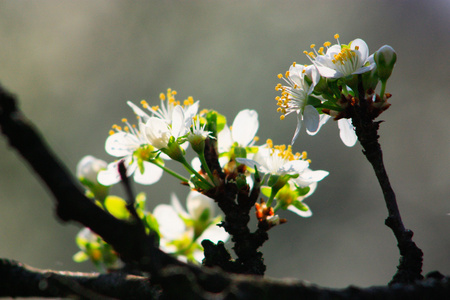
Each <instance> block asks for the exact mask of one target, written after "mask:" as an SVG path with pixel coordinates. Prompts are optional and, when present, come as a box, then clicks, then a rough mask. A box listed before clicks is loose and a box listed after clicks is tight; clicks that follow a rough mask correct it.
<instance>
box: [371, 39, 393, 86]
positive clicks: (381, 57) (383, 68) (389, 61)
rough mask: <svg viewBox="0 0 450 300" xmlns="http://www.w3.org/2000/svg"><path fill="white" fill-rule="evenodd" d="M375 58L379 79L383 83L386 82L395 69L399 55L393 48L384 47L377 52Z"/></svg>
mask: <svg viewBox="0 0 450 300" xmlns="http://www.w3.org/2000/svg"><path fill="white" fill-rule="evenodd" d="M373 58H374V60H375V63H376V64H377V72H378V77H379V78H380V80H381V81H382V82H386V80H388V78H389V76H391V73H392V70H393V69H394V65H395V62H396V61H397V53H396V52H395V50H394V49H393V48H392V47H391V46H388V45H384V46H383V47H381V48H380V49H379V50H378V51H377V52H375V54H374V57H373Z"/></svg>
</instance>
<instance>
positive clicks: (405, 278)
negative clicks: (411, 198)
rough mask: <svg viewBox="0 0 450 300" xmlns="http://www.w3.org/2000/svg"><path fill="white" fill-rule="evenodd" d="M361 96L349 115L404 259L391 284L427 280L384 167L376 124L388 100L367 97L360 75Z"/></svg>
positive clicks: (419, 256) (401, 259)
mask: <svg viewBox="0 0 450 300" xmlns="http://www.w3.org/2000/svg"><path fill="white" fill-rule="evenodd" d="M358 94H359V95H360V96H359V97H360V99H359V101H351V103H352V105H350V106H349V110H348V112H349V115H350V116H351V118H352V123H353V126H355V131H356V134H357V136H358V140H359V142H360V143H361V146H362V147H363V149H364V150H363V153H364V155H365V156H366V158H367V160H368V161H369V162H370V164H371V165H372V167H373V169H374V171H375V175H376V176H377V179H378V182H379V184H380V186H381V189H382V191H383V196H384V200H385V202H386V207H387V209H388V217H387V219H386V221H385V224H386V225H387V226H388V227H389V228H391V229H392V231H393V233H394V235H395V238H396V239H397V242H398V248H399V250H400V255H401V257H400V264H399V266H398V267H397V268H398V271H397V273H396V274H395V275H394V277H393V279H392V281H391V283H390V284H394V283H398V282H403V283H412V282H414V281H416V280H420V279H423V276H422V274H421V273H422V257H423V252H422V250H420V249H419V247H417V245H416V244H415V243H414V242H413V241H412V236H413V232H412V231H411V230H408V229H405V226H404V225H403V221H402V218H401V215H400V210H399V208H398V205H397V200H396V197H395V193H394V190H393V189H392V186H391V183H390V181H389V177H388V175H387V172H386V169H385V167H384V163H383V152H382V151H381V146H380V144H379V143H378V138H379V136H378V128H379V124H380V122H375V121H374V119H375V118H376V117H377V116H378V115H379V114H380V113H381V112H382V110H379V109H378V105H377V104H379V103H380V101H385V100H383V99H378V98H377V100H376V101H378V102H374V101H373V100H372V96H373V95H369V96H367V97H366V92H365V89H364V87H363V84H362V78H361V75H359V85H358ZM387 107H389V106H387ZM384 109H385V108H384Z"/></svg>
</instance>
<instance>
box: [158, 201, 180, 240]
mask: <svg viewBox="0 0 450 300" xmlns="http://www.w3.org/2000/svg"><path fill="white" fill-rule="evenodd" d="M153 216H154V217H155V218H156V220H157V221H158V224H159V231H160V232H161V235H162V236H163V237H164V239H168V240H175V239H178V238H179V237H180V236H181V235H183V233H184V232H185V229H186V226H185V225H184V222H183V220H181V219H180V217H178V214H177V212H176V211H175V210H174V209H173V207H172V206H170V205H167V204H160V205H158V206H156V207H155V210H154V211H153Z"/></svg>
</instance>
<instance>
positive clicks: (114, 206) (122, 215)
mask: <svg viewBox="0 0 450 300" xmlns="http://www.w3.org/2000/svg"><path fill="white" fill-rule="evenodd" d="M126 205H127V203H126V201H125V200H123V199H122V198H120V197H117V196H108V197H106V199H105V203H104V206H105V208H106V210H107V211H108V212H109V213H110V214H112V215H113V216H114V217H116V218H117V219H121V220H127V219H128V218H129V217H130V213H129V212H128V209H127V207H126Z"/></svg>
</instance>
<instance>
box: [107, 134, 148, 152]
mask: <svg viewBox="0 0 450 300" xmlns="http://www.w3.org/2000/svg"><path fill="white" fill-rule="evenodd" d="M139 144H140V143H139V140H138V138H137V137H136V136H135V135H133V134H130V133H127V132H117V133H114V134H113V135H110V136H109V137H108V138H107V139H106V142H105V150H106V152H107V153H108V154H109V155H112V156H115V157H123V156H126V155H130V154H132V153H133V152H134V151H135V150H136V149H137V148H139Z"/></svg>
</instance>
